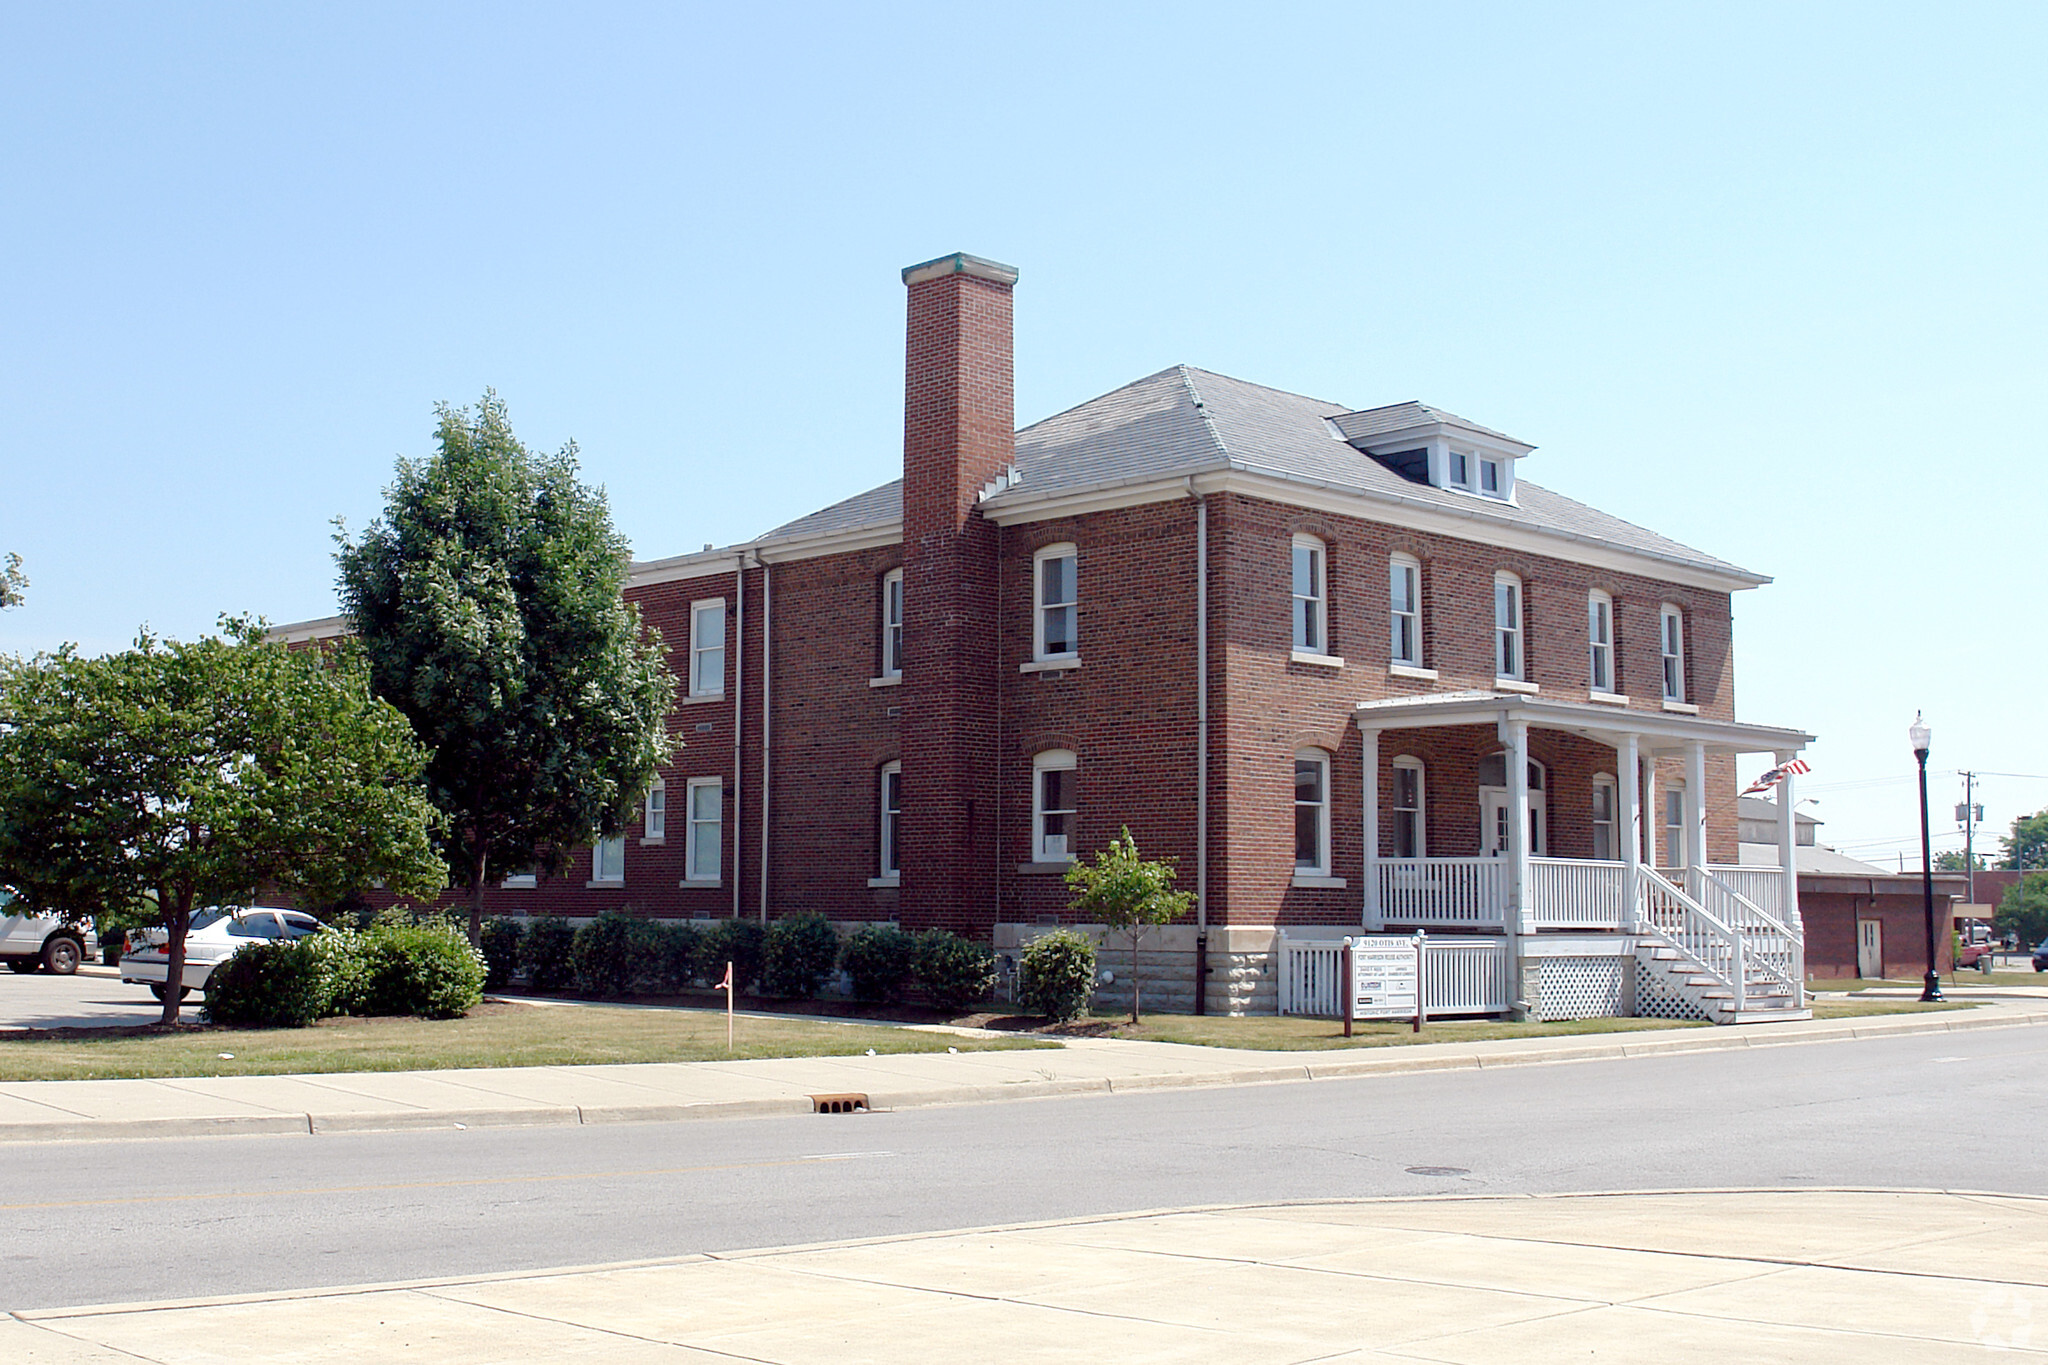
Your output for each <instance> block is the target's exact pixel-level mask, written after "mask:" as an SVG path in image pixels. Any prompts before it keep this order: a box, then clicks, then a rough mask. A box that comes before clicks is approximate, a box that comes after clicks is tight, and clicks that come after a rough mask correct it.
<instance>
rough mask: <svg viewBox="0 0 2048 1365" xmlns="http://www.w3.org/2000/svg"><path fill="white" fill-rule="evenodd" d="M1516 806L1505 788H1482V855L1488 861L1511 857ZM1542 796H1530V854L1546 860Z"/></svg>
mask: <svg viewBox="0 0 2048 1365" xmlns="http://www.w3.org/2000/svg"><path fill="white" fill-rule="evenodd" d="M1513 810H1514V802H1513V801H1512V800H1511V799H1510V798H1509V796H1508V793H1507V790H1506V789H1505V788H1503V787H1481V788H1480V789H1479V851H1480V852H1481V853H1484V854H1485V855H1486V856H1487V857H1489V858H1505V857H1507V856H1508V831H1509V830H1510V829H1511V828H1513V826H1512V825H1511V824H1510V823H1509V822H1510V820H1511V819H1512V818H1513V817H1512V815H1511V814H1510V812H1512V811H1513ZM1544 824H1545V821H1544V818H1543V793H1542V792H1538V791H1532V792H1530V793H1529V854H1530V856H1531V857H1537V858H1540V857H1542V856H1543V848H1544V838H1543V836H1544V828H1543V826H1544Z"/></svg>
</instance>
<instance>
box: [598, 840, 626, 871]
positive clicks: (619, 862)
mask: <svg viewBox="0 0 2048 1365" xmlns="http://www.w3.org/2000/svg"><path fill="white" fill-rule="evenodd" d="M590 880H591V881H593V882H623V881H625V880H626V841H625V839H624V838H623V837H620V836H614V837H613V838H610V839H606V838H602V837H600V838H599V839H598V840H597V841H596V842H595V843H593V844H591V846H590Z"/></svg>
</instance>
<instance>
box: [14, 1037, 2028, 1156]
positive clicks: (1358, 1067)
mask: <svg viewBox="0 0 2048 1365" xmlns="http://www.w3.org/2000/svg"><path fill="white" fill-rule="evenodd" d="M2043 1023H2048V1011H2004V1010H1996V1011H1991V1010H1987V1011H1981V1012H1980V1011H1976V1010H1972V1011H1968V1012H1962V1011H1958V1012H1956V1013H1953V1014H1942V1015H1936V1016H1933V1017H1927V1016H1910V1017H1904V1018H1900V1017H1893V1018H1882V1017H1877V1018H1871V1019H1865V1020H1861V1021H1855V1020H1841V1021H1839V1022H1838V1023H1833V1024H1832V1025H1831V1026H1825V1027H1814V1026H1813V1025H1811V1024H1810V1023H1804V1022H1803V1021H1802V1023H1794V1024H1784V1025H1780V1024H1750V1025H1741V1026H1736V1027H1739V1028H1740V1029H1741V1031H1740V1032H1733V1031H1725V1030H1720V1029H1716V1030H1713V1031H1711V1032H1709V1031H1704V1030H1698V1029H1689V1030H1683V1031H1679V1032H1674V1033H1664V1034H1656V1035H1651V1036H1648V1037H1643V1038H1638V1039H1635V1040H1632V1041H1621V1042H1614V1041H1601V1042H1586V1043H1550V1042H1547V1041H1546V1042H1544V1043H1543V1045H1541V1046H1526V1045H1519V1044H1518V1041H1517V1040H1504V1041H1501V1042H1495V1043H1472V1044H1457V1043H1445V1044H1431V1045H1428V1046H1432V1047H1441V1048H1444V1049H1446V1050H1445V1051H1442V1052H1437V1053H1435V1054H1434V1055H1426V1056H1418V1055H1416V1054H1417V1052H1418V1051H1419V1049H1410V1048H1387V1049H1385V1050H1384V1051H1381V1052H1378V1053H1374V1054H1371V1055H1365V1056H1359V1055H1356V1054H1353V1055H1349V1056H1338V1057H1331V1056H1330V1054H1327V1053H1325V1054H1311V1056H1310V1057H1305V1058H1304V1059H1303V1060H1302V1061H1299V1062H1291V1063H1288V1064H1287V1065H1284V1066H1264V1067H1242V1068H1235V1069H1230V1070H1218V1071H1192V1072H1190V1071H1158V1072H1153V1073H1150V1074H1146V1075H1136V1076H1119V1077H1087V1078H1070V1079H1063V1080H1042V1081H1026V1080H1019V1081H1002V1082H996V1083H992V1084H983V1085H963V1086H950V1087H943V1088H930V1089H920V1090H904V1091H893V1092H891V1091H883V1092H870V1093H869V1094H868V1107H869V1108H870V1110H876V1111H879V1110H894V1109H922V1108H934V1107H941V1106H947V1105H966V1104H989V1103H994V1102H997V1101H1003V1100H1030V1099H1053V1098H1058V1097H1062V1096H1074V1095H1119V1094H1136V1093H1143V1092H1147V1091H1160V1090H1192V1089H1223V1088H1226V1087H1230V1086H1242V1085H1283V1084H1290V1083H1299V1082H1304V1081H1333V1080H1362V1079H1366V1078H1368V1077H1373V1076H1399V1075H1416V1074H1423V1073H1428V1072H1439V1071H1480V1070H1487V1069H1491V1068H1496V1067H1522V1066H1546V1065H1552V1064H1560V1063H1567V1062H1591V1061H1623V1060H1632V1059H1636V1058H1643V1057H1660V1056H1675V1055H1680V1054H1685V1053H1696V1052H1723V1051H1728V1050H1730V1049H1739V1048H1751V1047H1792V1046H1797V1045H1800V1044H1806V1043H1842V1042H1859V1041H1867V1040H1870V1039H1876V1038H1887V1037H1897V1036H1901V1035H1915V1034H1930V1033H1958V1032H1965V1031H1974V1030H1977V1029H1991V1028H2019V1027H2024V1026H2027V1025H2033V1024H2043ZM1779 1028H1783V1029H1786V1030H1787V1031H1786V1032H1782V1033H1772V1032H1768V1031H1767V1030H1773V1029H1779ZM1794 1029H1797V1030H1798V1031H1797V1032H1794V1031H1792V1030H1794ZM1608 1037H1612V1035H1608ZM1451 1048H1458V1049H1460V1050H1459V1051H1450V1050H1448V1049H1451ZM1487 1048H1494V1049H1496V1050H1494V1051H1484V1050H1483V1049H1487ZM1315 1056H1322V1057H1325V1058H1328V1060H1313V1059H1312V1058H1313V1057H1315ZM813 1112H815V1107H814V1105H813V1103H812V1101H811V1099H810V1097H809V1096H808V1095H797V1096H786V1097H777V1098H772V1099H746V1100H705V1101H701V1102H690V1101H684V1102H679V1103H662V1104H644V1105H641V1104H628V1105H531V1106H507V1107H502V1108H494V1109H451V1110H379V1111H369V1112H360V1113H345V1114H326V1115H316V1114H310V1113H298V1114H285V1113H280V1114H244V1115H222V1116H218V1117H211V1118H146V1119H55V1120H41V1119H36V1120H30V1121H27V1122H21V1123H0V1147H4V1146H5V1145H6V1144H8V1143H16V1142H118V1141H131V1140H147V1139H154V1138H185V1137H216V1136H247V1135H276V1134H295V1135H317V1134H323V1133H335V1134H339V1133H383V1132H417V1131H422V1130H428V1129H436V1128H538V1127H576V1126H580V1125H585V1124H620V1123H671V1122H677V1121H683V1120H696V1119H723V1118H731V1119H739V1118H786V1117H791V1116H794V1115H798V1114H811V1113H813Z"/></svg>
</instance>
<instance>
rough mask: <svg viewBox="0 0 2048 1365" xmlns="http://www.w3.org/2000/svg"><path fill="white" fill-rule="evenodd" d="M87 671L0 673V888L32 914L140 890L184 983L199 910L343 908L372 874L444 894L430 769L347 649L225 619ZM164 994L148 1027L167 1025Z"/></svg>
mask: <svg viewBox="0 0 2048 1365" xmlns="http://www.w3.org/2000/svg"><path fill="white" fill-rule="evenodd" d="M222 624H223V626H224V628H225V630H226V638H220V637H209V638H206V639H201V640H197V641H194V642H192V643H189V644H184V643H179V642H178V641H175V640H164V641H159V640H157V639H155V638H153V637H151V636H150V635H148V634H144V635H143V636H142V637H141V638H140V639H139V640H138V641H137V642H136V645H135V647H134V648H133V649H130V650H126V651H124V652H121V653H118V654H109V655H105V656H103V657H100V658H96V659H87V658H81V657H79V655H78V654H77V653H76V652H75V650H74V649H73V648H72V647H70V646H66V647H65V648H64V649H62V650H59V651H58V652H57V653H56V654H53V655H43V656H39V657H37V658H35V659H31V660H19V659H17V660H4V659H0V884H4V885H6V886H7V887H9V888H10V889H12V890H13V891H14V892H15V893H16V894H18V895H19V896H20V897H21V898H22V900H24V901H26V902H27V903H28V904H29V905H30V906H32V907H34V908H36V909H37V910H40V911H42V912H44V913H54V914H70V915H77V914H83V913H88V912H90V911H92V910H94V909H96V908H98V907H100V906H105V905H116V906H128V905H133V904H135V903H136V902H137V901H139V900H140V899H142V898H143V897H144V896H145V895H148V896H154V898H155V899H156V903H157V907H158V909H159V910H160V911H161V913H162V916H163V922H164V924H165V926H166V927H167V928H168V930H169V943H168V948H169V955H170V975H169V977H168V978H167V980H168V982H170V983H176V982H178V981H180V980H182V979H183V972H184V964H185V934H186V931H187V929H188V928H189V927H190V925H191V919H192V911H193V910H194V908H195V907H201V906H206V905H216V904H236V903H242V904H246V903H247V901H248V899H249V898H250V896H251V895H252V894H253V893H254V892H255V890H256V889H257V888H258V887H259V886H260V885H263V884H265V883H270V884H274V885H277V886H279V887H282V888H284V889H285V890H287V891H293V892H297V893H300V894H303V895H305V896H306V897H308V898H309V899H313V900H320V899H339V898H340V897H342V896H344V895H346V894H347V893H348V892H349V891H350V890H352V889H355V888H358V887H360V886H362V885H364V884H365V883H367V882H368V881H370V880H371V879H373V878H381V879H382V880H383V881H384V882H385V883H386V884H387V885H389V886H391V887H392V888H394V889H396V890H398V891H401V892H403V893H406V894H413V895H421V896H427V895H432V894H433V893H434V892H435V891H437V890H438V889H439V888H440V887H441V886H442V885H444V884H445V877H444V874H443V871H442V867H441V864H440V862H439V860H438V859H436V857H435V856H434V851H433V845H432V842H431V839H430V836H429V831H430V829H431V826H432V824H433V821H434V818H435V817H434V811H433V808H432V807H431V806H429V805H428V804H427V801H426V798H425V797H424V795H422V794H421V791H420V788H419V777H420V772H421V769H422V767H423V766H424V764H425V762H426V755H425V754H424V753H422V752H421V750H420V747H419V745H418V744H417V743H416V742H415V741H414V739H413V737H412V734H411V732H410V729H409V727H408V726H407V725H406V723H405V718H404V717H403V716H401V715H399V714H398V713H397V712H396V711H394V710H392V709H391V708H390V707H389V706H386V705H385V704H384V703H382V702H380V701H378V700H377V699H376V698H375V697H373V696H372V695H371V694H370V685H369V677H368V674H367V672H366V671H365V669H364V667H363V664H362V660H361V659H360V657H359V656H358V655H357V654H356V653H355V651H353V650H351V649H343V650H339V651H335V652H333V653H331V654H328V655H321V654H318V653H314V652H311V651H291V650H287V649H286V648H285V647H284V646H283V645H278V644H266V643H264V642H263V638H262V628H261V624H260V623H258V622H253V621H226V620H224V621H223V622H222ZM178 996H179V992H178V991H177V990H175V989H172V990H166V991H165V992H164V1013H163V1022H164V1023H166V1024H171V1023H175V1022H177V1018H178Z"/></svg>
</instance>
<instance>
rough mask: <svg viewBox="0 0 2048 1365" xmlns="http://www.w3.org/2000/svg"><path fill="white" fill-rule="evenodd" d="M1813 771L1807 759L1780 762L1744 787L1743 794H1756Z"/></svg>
mask: <svg viewBox="0 0 2048 1365" xmlns="http://www.w3.org/2000/svg"><path fill="white" fill-rule="evenodd" d="M1812 771H1813V769H1811V768H1809V767H1807V766H1806V760H1805V759H1803V758H1795V759H1793V760H1792V761H1791V762H1790V763H1780V764H1779V765H1778V766H1777V767H1775V768H1773V769H1771V770H1770V771H1769V772H1767V773H1765V774H1763V775H1762V776H1761V777H1759V778H1757V780H1756V781H1754V782H1752V783H1750V784H1749V785H1748V786H1747V787H1745V788H1744V789H1743V792H1742V794H1743V795H1744V796H1755V795H1756V794H1757V793H1758V792H1767V791H1769V790H1770V789H1771V788H1773V787H1775V786H1777V785H1778V784H1779V783H1780V782H1783V781H1784V780H1785V779H1786V778H1788V777H1797V776H1799V774H1801V773H1806V772H1812ZM1724 790H1725V789H1724Z"/></svg>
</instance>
